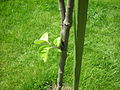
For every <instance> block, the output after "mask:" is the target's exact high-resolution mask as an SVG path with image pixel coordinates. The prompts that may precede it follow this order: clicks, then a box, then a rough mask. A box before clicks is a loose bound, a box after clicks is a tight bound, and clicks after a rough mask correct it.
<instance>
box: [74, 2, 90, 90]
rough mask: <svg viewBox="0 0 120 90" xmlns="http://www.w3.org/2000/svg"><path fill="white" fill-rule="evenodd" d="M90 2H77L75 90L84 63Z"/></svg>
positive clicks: (75, 89) (76, 89)
mask: <svg viewBox="0 0 120 90" xmlns="http://www.w3.org/2000/svg"><path fill="white" fill-rule="evenodd" d="M87 7H88V0H77V1H76V2H75V18H74V19H75V28H74V29H75V32H74V33H75V72H74V87H73V88H74V90H78V87H79V80H80V71H81V63H82V53H83V45H84V36H85V27H86V19H87Z"/></svg>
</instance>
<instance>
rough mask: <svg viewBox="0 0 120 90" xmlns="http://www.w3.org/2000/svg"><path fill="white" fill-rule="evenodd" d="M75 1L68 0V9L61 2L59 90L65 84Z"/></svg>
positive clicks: (62, 0)
mask: <svg viewBox="0 0 120 90" xmlns="http://www.w3.org/2000/svg"><path fill="white" fill-rule="evenodd" d="M73 7H74V0H67V4H66V9H65V3H64V0H59V9H60V14H61V22H62V25H61V27H62V28H61V38H62V40H61V51H62V52H61V57H60V62H59V71H58V80H57V90H61V88H62V83H63V74H64V67H65V62H66V58H67V48H68V39H69V31H70V28H71V26H72V14H73Z"/></svg>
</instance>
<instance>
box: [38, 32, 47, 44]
mask: <svg viewBox="0 0 120 90" xmlns="http://www.w3.org/2000/svg"><path fill="white" fill-rule="evenodd" d="M40 40H43V41H46V42H48V32H46V33H44V34H43V35H42V36H41V38H40Z"/></svg>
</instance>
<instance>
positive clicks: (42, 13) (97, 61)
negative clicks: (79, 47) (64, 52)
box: [0, 0, 120, 90]
mask: <svg viewBox="0 0 120 90" xmlns="http://www.w3.org/2000/svg"><path fill="white" fill-rule="evenodd" d="M57 5H58V3H57V1H55V0H47V1H45V0H15V1H13V0H0V64H1V65H0V68H1V72H0V74H1V78H0V81H1V82H0V90H31V89H32V90H46V88H48V87H49V85H52V84H55V83H56V79H57V69H58V60H59V55H58V54H56V53H55V52H54V51H53V50H52V51H51V53H50V54H49V59H48V61H47V62H46V63H44V62H43V61H42V60H41V58H40V57H39V54H38V47H39V46H36V45H34V43H33V42H34V40H36V39H38V38H39V37H40V36H41V35H42V34H43V33H44V32H49V36H50V41H53V40H54V38H56V37H58V36H59V33H60V26H59V25H60V18H59V11H58V6H57ZM119 12H120V3H119V0H118V1H117V0H105V1H103V0H99V1H95V0H91V1H90V3H89V9H88V22H87V30H86V37H85V47H84V56H83V64H82V65H83V67H82V73H81V82H80V88H81V90H84V89H85V90H119V89H120V78H119V76H120V61H119V60H120V39H119V37H120V26H119V24H120V13H119ZM69 40H70V42H69V51H68V58H67V64H66V70H65V77H64V83H65V84H67V85H68V86H72V80H73V59H74V57H73V56H74V55H73V53H74V52H73V48H74V46H73V44H74V42H73V41H74V38H73V28H72V29H71V35H70V39H69Z"/></svg>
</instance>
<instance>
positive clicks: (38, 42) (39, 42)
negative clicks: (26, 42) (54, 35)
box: [34, 39, 45, 44]
mask: <svg viewBox="0 0 120 90" xmlns="http://www.w3.org/2000/svg"><path fill="white" fill-rule="evenodd" d="M43 42H45V41H44V40H38V39H37V40H35V41H34V43H35V44H42V43H43Z"/></svg>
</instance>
